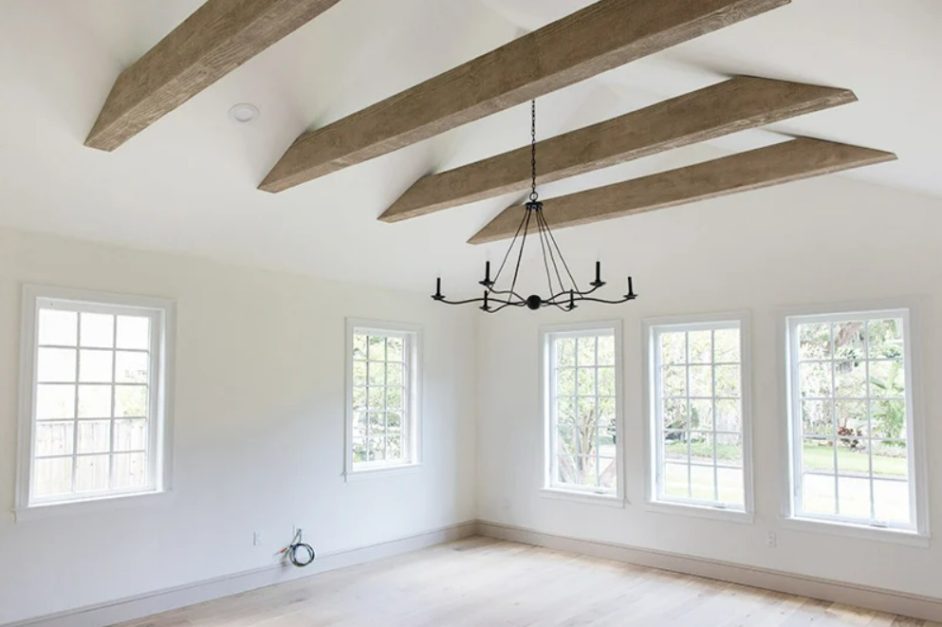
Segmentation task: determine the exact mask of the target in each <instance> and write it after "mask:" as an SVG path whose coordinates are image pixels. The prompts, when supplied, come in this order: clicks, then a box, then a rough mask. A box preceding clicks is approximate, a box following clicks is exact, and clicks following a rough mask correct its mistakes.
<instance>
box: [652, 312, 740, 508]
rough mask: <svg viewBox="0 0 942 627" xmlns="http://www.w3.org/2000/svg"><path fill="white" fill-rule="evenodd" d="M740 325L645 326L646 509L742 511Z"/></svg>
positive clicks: (686, 323)
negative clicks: (657, 505) (656, 505)
mask: <svg viewBox="0 0 942 627" xmlns="http://www.w3.org/2000/svg"><path fill="white" fill-rule="evenodd" d="M744 322H745V321H744V320H743V319H742V318H740V319H736V320H717V321H712V320H711V321H702V319H701V320H698V321H687V320H684V321H678V320H676V319H675V320H672V321H670V322H667V323H664V324H658V323H653V324H649V325H648V329H649V342H650V351H651V352H650V359H651V366H650V369H649V385H650V386H651V393H650V395H649V398H650V399H651V411H650V416H651V420H652V423H653V424H652V429H651V431H650V433H651V434H652V436H653V437H652V442H651V446H652V449H653V452H652V455H651V456H650V458H651V460H652V461H653V469H652V470H653V472H652V479H653V480H652V484H653V485H652V490H651V500H652V501H655V502H663V503H674V504H681V505H689V506H699V507H707V508H716V509H725V510H732V511H747V510H748V509H750V507H749V506H750V505H751V504H750V502H749V501H750V499H749V496H750V495H749V490H748V489H747V488H748V483H747V482H748V477H749V473H748V469H749V462H750V459H749V450H748V442H749V438H748V437H747V435H748V423H747V420H746V414H745V408H746V407H747V406H748V404H747V403H745V402H744V393H745V392H746V391H747V386H745V385H744V384H743V380H744V379H743V375H744V372H743V371H744V368H743V359H744V353H745V351H744V350H743V335H744V334H743V326H744Z"/></svg>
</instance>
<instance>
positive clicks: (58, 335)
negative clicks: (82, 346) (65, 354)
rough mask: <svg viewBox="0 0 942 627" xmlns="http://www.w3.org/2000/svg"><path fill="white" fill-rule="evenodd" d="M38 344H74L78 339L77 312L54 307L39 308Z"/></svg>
mask: <svg viewBox="0 0 942 627" xmlns="http://www.w3.org/2000/svg"><path fill="white" fill-rule="evenodd" d="M37 336H38V340H39V344H53V345H56V346H75V345H76V340H77V339H78V314H77V313H75V312H74V311H59V310H56V309H40V310H39V329H38V331H37Z"/></svg>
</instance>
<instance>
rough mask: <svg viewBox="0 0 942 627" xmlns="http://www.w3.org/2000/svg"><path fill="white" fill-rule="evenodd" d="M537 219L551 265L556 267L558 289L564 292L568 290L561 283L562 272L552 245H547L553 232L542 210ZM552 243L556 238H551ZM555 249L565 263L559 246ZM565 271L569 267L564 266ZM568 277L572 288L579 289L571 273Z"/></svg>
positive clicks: (554, 242)
mask: <svg viewBox="0 0 942 627" xmlns="http://www.w3.org/2000/svg"><path fill="white" fill-rule="evenodd" d="M539 220H540V222H541V223H542V225H543V230H544V231H545V232H546V242H547V246H548V247H549V249H550V259H551V260H552V261H553V267H554V268H555V269H556V279H557V281H559V291H560V293H562V292H566V291H568V290H566V286H565V285H564V284H563V277H562V274H561V273H560V272H559V264H557V263H556V255H555V254H554V253H553V247H552V246H549V243H550V237H551V236H552V235H553V232H552V231H551V230H550V228H549V224H547V222H546V216H545V215H543V212H542V211H540V216H539ZM552 243H553V244H556V240H555V239H553V240H552ZM556 251H557V252H558V253H559V258H560V260H561V261H562V262H563V264H564V265H565V263H566V260H565V259H563V253H562V252H560V251H559V246H558V245H557V246H556ZM566 271H567V272H568V271H569V268H566ZM569 278H570V279H571V280H572V282H573V284H572V287H573V289H575V290H578V289H579V286H578V285H576V282H575V279H573V278H572V274H570V275H569ZM550 291H552V290H550Z"/></svg>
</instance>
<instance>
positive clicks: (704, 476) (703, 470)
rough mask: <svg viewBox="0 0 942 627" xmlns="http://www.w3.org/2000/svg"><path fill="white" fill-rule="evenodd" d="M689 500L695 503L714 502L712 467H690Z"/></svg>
mask: <svg viewBox="0 0 942 627" xmlns="http://www.w3.org/2000/svg"><path fill="white" fill-rule="evenodd" d="M690 498H692V499H695V500H697V501H714V500H716V491H715V481H714V478H713V467H712V466H691V467H690Z"/></svg>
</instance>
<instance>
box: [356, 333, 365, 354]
mask: <svg viewBox="0 0 942 627" xmlns="http://www.w3.org/2000/svg"><path fill="white" fill-rule="evenodd" d="M353 358H354V359H366V336H365V335H363V334H362V333H354V334H353Z"/></svg>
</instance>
